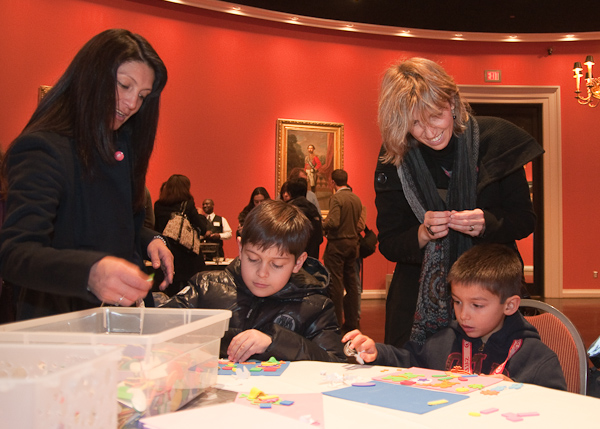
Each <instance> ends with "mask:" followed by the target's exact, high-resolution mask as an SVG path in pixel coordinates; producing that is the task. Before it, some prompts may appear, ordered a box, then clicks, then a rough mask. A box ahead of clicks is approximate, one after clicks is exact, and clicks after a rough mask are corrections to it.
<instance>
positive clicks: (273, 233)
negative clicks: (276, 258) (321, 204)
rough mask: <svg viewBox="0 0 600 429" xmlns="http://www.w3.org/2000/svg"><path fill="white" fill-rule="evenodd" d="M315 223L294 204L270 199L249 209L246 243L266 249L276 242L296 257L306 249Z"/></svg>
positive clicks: (277, 245)
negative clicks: (312, 223)
mask: <svg viewBox="0 0 600 429" xmlns="http://www.w3.org/2000/svg"><path fill="white" fill-rule="evenodd" d="M310 232H311V225H310V222H309V220H308V219H307V218H306V216H304V214H303V213H302V212H301V211H300V210H299V209H298V208H297V207H296V206H293V205H292V204H287V203H285V202H283V201H277V200H268V201H265V202H263V203H262V204H260V205H258V206H256V207H254V208H253V209H252V210H250V213H248V216H247V217H246V220H245V222H244V228H243V229H242V246H244V245H245V244H246V243H251V244H253V245H255V246H258V247H259V248H260V249H262V250H266V249H268V248H270V247H273V246H276V247H277V248H278V249H279V251H280V252H282V253H289V254H291V255H294V257H295V258H296V259H298V257H300V255H301V254H302V253H303V252H304V250H305V249H306V245H307V244H308V239H309V237H310Z"/></svg>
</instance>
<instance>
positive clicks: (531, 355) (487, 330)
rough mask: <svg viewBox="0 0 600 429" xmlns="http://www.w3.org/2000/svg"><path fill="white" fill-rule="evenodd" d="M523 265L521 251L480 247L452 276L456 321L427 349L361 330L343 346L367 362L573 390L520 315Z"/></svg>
mask: <svg viewBox="0 0 600 429" xmlns="http://www.w3.org/2000/svg"><path fill="white" fill-rule="evenodd" d="M522 279H523V267H522V264H521V260H520V259H519V257H518V255H517V254H516V252H515V251H514V250H513V249H511V248H509V247H507V246H504V245H501V244H482V245H478V246H474V247H472V248H471V249H469V250H468V251H466V252H465V253H463V254H462V255H461V257H460V258H458V260H457V261H456V262H455V263H454V265H453V266H452V268H451V269H450V273H449V274H448V282H449V283H450V288H451V294H452V300H453V305H454V313H455V317H456V320H453V321H452V322H450V325H449V326H448V327H447V328H445V329H442V330H441V331H439V332H437V333H436V334H434V335H433V336H431V337H430V338H428V339H427V341H425V343H424V344H423V345H419V344H417V343H414V342H411V341H409V342H408V343H406V344H405V345H404V347H403V348H396V347H394V346H391V345H387V344H379V343H377V344H376V343H375V342H374V341H373V340H372V339H371V338H369V337H367V336H365V335H362V334H361V332H360V331H358V330H354V331H351V332H348V333H347V334H346V335H345V336H344V337H343V338H342V342H346V341H352V343H351V345H350V347H351V348H353V349H355V350H356V352H358V356H359V357H360V358H362V359H363V360H364V361H365V362H369V363H373V364H377V365H387V366H399V367H405V368H408V367H413V366H414V367H420V368H429V369H437V370H453V369H454V370H455V371H456V370H462V371H466V372H468V373H470V374H484V375H492V376H498V377H502V378H504V379H507V380H509V381H510V380H512V381H516V382H520V383H531V384H537V385H539V386H544V387H550V388H554V389H559V390H567V386H566V383H565V378H564V375H563V372H562V369H561V367H560V364H559V362H558V358H557V357H556V354H555V353H554V352H553V351H552V350H550V349H549V348H548V347H547V346H546V345H545V344H544V343H542V341H541V340H540V336H539V334H538V332H537V330H536V329H535V328H534V327H533V326H532V325H531V324H529V323H528V322H527V321H526V320H525V319H524V318H523V316H522V315H521V313H519V311H518V309H519V304H520V302H521V298H520V296H519V292H520V291H521V285H522V281H523V280H522Z"/></svg>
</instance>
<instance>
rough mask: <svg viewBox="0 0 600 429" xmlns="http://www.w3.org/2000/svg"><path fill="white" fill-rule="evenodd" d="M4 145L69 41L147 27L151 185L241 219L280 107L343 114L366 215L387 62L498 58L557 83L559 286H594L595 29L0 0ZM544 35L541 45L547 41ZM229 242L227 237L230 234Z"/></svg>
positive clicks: (473, 74)
mask: <svg viewBox="0 0 600 429" xmlns="http://www.w3.org/2000/svg"><path fill="white" fill-rule="evenodd" d="M0 7H1V10H2V14H1V15H0V31H1V32H2V37H0V59H1V61H2V67H1V68H0V94H2V96H1V98H0V109H1V110H0V112H1V113H2V114H1V115H0V145H1V146H2V147H3V148H6V146H7V145H8V144H9V143H10V141H11V140H12V139H13V138H14V137H15V136H16V135H17V134H18V133H19V131H20V130H21V129H22V128H23V126H24V125H25V122H26V121H27V119H28V117H29V116H30V114H31V112H32V111H33V109H34V108H35V105H36V102H37V88H38V86H39V85H43V84H45V85H51V84H53V83H54V81H55V80H56V79H57V78H58V76H59V75H60V74H61V73H62V71H63V70H64V69H65V67H66V66H67V64H68V63H69V61H70V60H71V58H72V57H73V55H74V54H75V52H76V51H77V50H78V49H79V48H80V47H81V46H82V45H83V43H85V41H87V40H88V39H89V38H90V37H91V36H93V35H94V34H96V33H98V32H100V31H102V30H104V29H107V28H112V27H123V28H128V29H130V30H132V31H134V32H138V33H141V34H142V35H144V36H145V37H146V38H147V39H148V40H149V41H150V42H151V43H152V44H153V46H154V47H155V48H156V50H157V51H158V52H159V54H160V55H161V57H162V58H163V60H164V61H165V63H166V65H167V67H168V70H169V82H168V84H167V87H166V89H165V92H164V96H163V103H162V110H161V122H160V125H159V133H158V140H157V148H156V151H155V153H154V155H153V158H152V161H151V165H150V171H149V175H148V187H149V189H150V191H151V193H152V195H153V196H154V198H156V197H157V195H158V189H159V186H160V184H161V183H162V182H163V181H165V180H166V179H167V178H168V177H169V176H170V175H171V174H173V173H181V174H186V175H188V176H189V177H190V178H191V180H192V191H193V193H194V196H195V198H196V201H197V202H200V201H201V200H202V199H204V198H209V197H210V198H213V199H214V200H215V205H216V211H217V212H218V213H219V214H221V215H224V216H225V217H226V218H227V219H228V220H229V221H230V223H231V224H232V227H233V228H235V227H236V226H237V214H238V212H239V211H240V210H241V208H242V207H243V206H244V205H245V204H246V203H247V202H248V200H249V196H250V192H251V191H252V189H253V188H254V187H256V186H265V187H266V188H267V189H268V190H269V191H270V192H271V193H272V195H274V194H275V189H274V188H275V142H276V137H275V124H276V120H277V118H288V119H305V120H318V121H327V122H342V123H344V126H345V140H344V149H345V150H344V153H345V159H344V167H345V169H346V170H348V172H349V174H350V181H351V183H352V186H353V188H354V191H355V192H356V193H357V194H358V195H359V196H360V197H361V198H362V200H363V202H364V203H365V204H366V206H367V211H368V225H370V226H371V227H375V218H376V210H375V205H374V191H373V185H372V177H373V171H374V166H375V162H376V157H377V153H378V150H379V144H380V137H379V132H378V128H377V123H376V107H377V91H378V86H379V81H380V78H381V76H382V73H383V71H384V70H385V69H386V68H387V66H388V65H390V64H391V63H393V62H394V61H395V60H397V59H399V58H402V57H411V56H425V57H428V58H430V59H433V60H436V61H439V62H441V63H442V64H443V65H444V67H445V68H446V69H447V70H448V71H449V73H450V74H452V75H453V76H454V77H455V79H456V81H457V82H458V83H459V84H475V85H483V84H485V83H484V81H483V76H484V70H486V69H500V70H502V79H503V81H502V83H501V84H502V85H553V86H556V85H558V86H561V112H562V113H561V116H562V160H563V171H562V173H563V183H562V189H563V207H564V212H563V216H564V261H563V263H564V286H565V288H576V289H580V288H588V289H591V288H598V281H599V280H594V279H593V278H592V271H594V270H598V271H600V261H599V260H598V259H599V258H598V252H597V244H596V243H598V242H600V229H598V228H595V225H596V222H595V221H596V219H595V217H596V216H595V215H596V214H597V213H598V212H599V209H600V207H599V206H600V204H599V203H598V199H597V198H595V195H594V193H593V192H594V190H595V189H598V188H599V185H600V183H599V182H600V178H599V175H598V173H597V170H598V167H597V164H598V162H597V156H595V154H596V152H597V146H598V144H599V143H600V142H599V141H598V140H599V139H598V133H599V128H600V127H599V125H598V115H600V110H594V109H589V108H587V107H584V106H578V105H576V103H575V101H574V100H573V98H572V97H573V93H572V91H573V89H574V84H573V79H572V77H571V75H572V72H571V68H572V65H573V62H574V61H576V60H577V61H582V60H583V58H584V57H585V55H586V54H592V55H596V57H597V58H600V53H599V52H598V50H599V49H598V48H599V47H600V46H599V43H597V42H562V43H527V44H524V43H475V42H456V41H436V40H415V39H408V38H392V37H383V36H373V35H364V34H354V33H346V32H333V31H328V30H319V29H310V28H304V27H298V26H292V25H286V24H277V23H270V22H265V21H258V20H254V19H249V18H244V17H240V16H234V15H228V14H221V13H215V12H210V11H205V10H201V9H196V8H191V7H185V6H181V5H176V4H171V3H166V2H162V1H159V0H137V1H127V0H105V1H100V0H53V1H51V2H50V1H47V0H19V1H13V0H0ZM549 47H553V54H552V55H551V56H549V55H548V54H547V49H548V48H549ZM226 252H227V253H228V255H229V256H234V255H235V254H236V250H235V246H234V243H233V241H230V242H227V243H226ZM392 270H393V264H391V263H389V262H387V261H386V260H385V259H384V258H383V257H382V256H381V255H379V254H376V255H375V256H372V257H370V258H369V259H367V260H366V261H365V279H366V285H365V287H366V288H368V289H380V288H383V287H384V285H385V273H390V272H392Z"/></svg>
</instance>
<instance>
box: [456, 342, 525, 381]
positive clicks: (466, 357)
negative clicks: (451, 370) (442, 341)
mask: <svg viewBox="0 0 600 429" xmlns="http://www.w3.org/2000/svg"><path fill="white" fill-rule="evenodd" d="M522 345H523V340H521V339H519V340H514V341H513V342H512V344H511V346H510V350H509V351H508V356H507V358H506V360H505V361H504V362H502V363H501V364H500V365H498V367H497V368H496V369H495V370H494V371H492V374H502V373H503V372H504V367H505V366H506V362H508V360H509V359H510V358H511V357H513V356H514V355H515V353H516V352H518V351H519V349H520V348H521V346H522ZM462 348H463V350H462V360H463V366H462V368H463V371H467V372H468V373H469V374H473V369H472V368H471V363H472V362H471V355H472V352H473V345H472V344H471V342H469V341H467V340H462Z"/></svg>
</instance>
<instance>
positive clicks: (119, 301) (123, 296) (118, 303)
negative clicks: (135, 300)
mask: <svg viewBox="0 0 600 429" xmlns="http://www.w3.org/2000/svg"><path fill="white" fill-rule="evenodd" d="M123 298H125V295H122V296H121V298H119V300H118V301H117V304H116V305H121V301H123Z"/></svg>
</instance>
